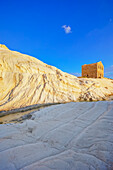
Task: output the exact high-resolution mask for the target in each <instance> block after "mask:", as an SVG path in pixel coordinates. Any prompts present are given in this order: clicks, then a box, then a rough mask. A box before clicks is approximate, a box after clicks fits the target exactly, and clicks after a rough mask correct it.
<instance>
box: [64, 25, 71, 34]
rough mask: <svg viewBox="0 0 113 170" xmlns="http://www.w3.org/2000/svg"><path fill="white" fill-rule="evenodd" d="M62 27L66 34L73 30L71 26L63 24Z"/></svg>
mask: <svg viewBox="0 0 113 170" xmlns="http://www.w3.org/2000/svg"><path fill="white" fill-rule="evenodd" d="M62 28H63V29H64V31H65V33H66V34H69V33H71V32H72V31H71V27H70V26H66V25H63V26H62Z"/></svg>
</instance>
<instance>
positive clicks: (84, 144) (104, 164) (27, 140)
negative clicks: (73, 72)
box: [0, 101, 113, 170]
mask: <svg viewBox="0 0 113 170" xmlns="http://www.w3.org/2000/svg"><path fill="white" fill-rule="evenodd" d="M17 169H20V170H37V169H38V170H52V169H55V170H75V169H76V170H89V169H90V170H95V169H96V170H97V169H98V170H112V169H113V101H99V102H76V103H75V102H72V103H67V104H61V105H57V106H56V105H55V106H51V107H48V108H44V109H42V110H40V111H37V112H35V113H33V116H32V118H31V119H29V120H25V121H24V122H23V123H18V124H14V123H12V124H4V125H1V126H0V170H17Z"/></svg>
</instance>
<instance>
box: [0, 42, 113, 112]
mask: <svg viewBox="0 0 113 170" xmlns="http://www.w3.org/2000/svg"><path fill="white" fill-rule="evenodd" d="M111 94H113V80H108V79H85V78H84V79H83V78H81V79H79V78H77V77H75V76H73V75H70V74H68V73H65V72H62V71H61V70H59V69H57V68H56V67H53V66H50V65H47V64H45V63H43V62H41V61H40V60H38V59H36V58H34V57H31V56H28V55H25V54H21V53H19V52H15V51H11V50H9V49H8V48H7V47H6V46H5V45H0V111H2V110H10V109H16V108H20V107H25V106H29V105H34V104H41V103H56V102H61V103H62V102H70V101H77V100H86V101H88V100H102V99H105V97H106V96H107V95H111Z"/></svg>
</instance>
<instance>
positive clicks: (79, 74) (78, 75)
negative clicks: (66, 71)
mask: <svg viewBox="0 0 113 170" xmlns="http://www.w3.org/2000/svg"><path fill="white" fill-rule="evenodd" d="M70 74H72V75H74V76H76V77H81V73H70Z"/></svg>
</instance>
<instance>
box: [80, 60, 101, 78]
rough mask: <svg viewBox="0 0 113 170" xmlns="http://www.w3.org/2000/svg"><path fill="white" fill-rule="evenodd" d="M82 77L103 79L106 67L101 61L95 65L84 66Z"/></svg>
mask: <svg viewBox="0 0 113 170" xmlns="http://www.w3.org/2000/svg"><path fill="white" fill-rule="evenodd" d="M82 77H88V78H103V77H104V66H103V64H102V62H101V61H99V62H97V63H93V64H84V65H82Z"/></svg>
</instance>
